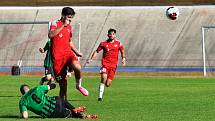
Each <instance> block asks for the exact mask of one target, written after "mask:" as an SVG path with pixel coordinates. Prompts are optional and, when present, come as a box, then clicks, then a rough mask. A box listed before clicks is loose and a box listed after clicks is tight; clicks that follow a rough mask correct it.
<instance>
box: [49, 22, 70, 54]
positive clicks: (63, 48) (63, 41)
mask: <svg viewBox="0 0 215 121" xmlns="http://www.w3.org/2000/svg"><path fill="white" fill-rule="evenodd" d="M62 24H63V23H62V22H61V21H60V20H58V21H56V22H53V23H52V24H51V27H50V30H55V29H56V28H57V27H59V26H61V25H62ZM71 37H72V26H71V25H67V26H66V27H64V28H63V29H62V30H61V31H60V32H59V33H58V34H57V35H56V36H54V37H53V38H51V45H52V46H51V48H52V56H53V57H54V58H56V57H57V58H58V57H62V56H63V55H65V54H69V53H71V52H72V51H71V47H70V38H71Z"/></svg>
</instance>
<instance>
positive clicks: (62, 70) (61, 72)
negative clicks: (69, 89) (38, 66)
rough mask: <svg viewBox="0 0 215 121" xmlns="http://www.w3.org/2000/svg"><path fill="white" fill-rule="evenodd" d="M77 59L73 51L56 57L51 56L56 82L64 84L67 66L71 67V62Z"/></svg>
mask: <svg viewBox="0 0 215 121" xmlns="http://www.w3.org/2000/svg"><path fill="white" fill-rule="evenodd" d="M74 61H78V59H77V57H76V55H74V53H70V54H67V55H63V56H61V57H58V58H53V72H54V76H55V79H56V81H57V82H59V83H60V84H66V83H67V80H66V75H67V67H72V63H73V62H74Z"/></svg>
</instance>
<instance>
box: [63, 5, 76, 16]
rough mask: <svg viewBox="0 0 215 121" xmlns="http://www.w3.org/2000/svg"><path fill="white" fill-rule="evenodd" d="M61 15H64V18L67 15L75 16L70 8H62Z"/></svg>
mask: <svg viewBox="0 0 215 121" xmlns="http://www.w3.org/2000/svg"><path fill="white" fill-rule="evenodd" d="M61 14H62V15H65V16H67V15H72V16H73V15H75V11H74V10H73V8H70V7H64V8H63V9H62V13H61Z"/></svg>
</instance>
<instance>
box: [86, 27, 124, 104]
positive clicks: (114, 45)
mask: <svg viewBox="0 0 215 121" xmlns="http://www.w3.org/2000/svg"><path fill="white" fill-rule="evenodd" d="M107 36H108V39H107V40H105V41H103V42H101V43H100V45H99V46H98V48H97V49H96V50H95V51H94V52H93V54H92V56H91V58H90V59H89V60H87V63H90V62H91V61H92V59H94V58H95V57H96V56H97V54H98V53H99V52H100V51H101V50H103V57H102V67H101V70H100V73H101V83H100V85H99V96H98V101H102V96H103V93H104V86H106V87H109V86H110V85H111V82H112V81H113V79H114V75H115V72H116V68H117V64H118V54H119V52H120V53H121V57H122V64H123V66H125V64H126V59H125V49H124V47H123V46H122V44H121V43H120V41H119V40H117V39H116V30H115V29H109V30H108V35H107Z"/></svg>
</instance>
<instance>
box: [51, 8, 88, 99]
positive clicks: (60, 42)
mask: <svg viewBox="0 0 215 121" xmlns="http://www.w3.org/2000/svg"><path fill="white" fill-rule="evenodd" d="M74 16H75V11H74V10H73V9H72V8H70V7H64V8H63V9H62V13H61V19H60V20H58V21H56V22H53V23H52V24H51V27H50V31H49V38H50V39H51V55H52V62H53V71H54V75H55V79H56V81H57V82H59V86H60V94H59V95H60V97H62V98H64V99H66V98H67V79H66V75H67V67H71V68H73V69H74V74H75V79H76V89H78V90H79V91H80V92H81V93H82V94H83V95H85V96H87V95H88V91H87V90H86V89H85V88H83V87H82V86H81V81H82V74H81V65H80V63H79V61H78V59H77V56H79V57H82V55H83V54H82V53H81V52H79V51H78V49H77V48H76V47H75V45H74V44H73V42H72V40H71V38H72V26H71V25H70V23H71V20H72V18H73V17H74Z"/></svg>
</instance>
